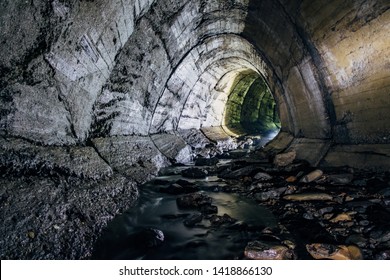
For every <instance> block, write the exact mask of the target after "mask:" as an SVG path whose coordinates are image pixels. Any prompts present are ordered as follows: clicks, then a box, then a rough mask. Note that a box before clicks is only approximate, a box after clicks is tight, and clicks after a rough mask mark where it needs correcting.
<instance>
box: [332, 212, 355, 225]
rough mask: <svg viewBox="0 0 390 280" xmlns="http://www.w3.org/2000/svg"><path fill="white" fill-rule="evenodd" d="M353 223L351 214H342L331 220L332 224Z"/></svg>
mask: <svg viewBox="0 0 390 280" xmlns="http://www.w3.org/2000/svg"><path fill="white" fill-rule="evenodd" d="M349 221H352V217H351V215H350V214H349V213H341V214H338V215H337V216H336V217H334V218H333V219H331V220H330V222H331V223H339V222H349Z"/></svg>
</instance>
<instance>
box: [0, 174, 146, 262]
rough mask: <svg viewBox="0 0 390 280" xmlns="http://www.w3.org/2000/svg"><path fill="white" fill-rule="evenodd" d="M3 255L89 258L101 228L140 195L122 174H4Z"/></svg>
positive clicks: (1, 189) (1, 193)
mask: <svg viewBox="0 0 390 280" xmlns="http://www.w3.org/2000/svg"><path fill="white" fill-rule="evenodd" d="M0 197H1V208H0V209H1V210H0V212H1V217H2V222H1V224H0V229H1V233H2V234H1V238H0V257H1V259H85V258H89V257H90V256H91V254H92V250H93V245H94V243H95V241H96V239H97V236H98V235H99V234H100V232H101V230H102V229H103V228H104V227H105V226H106V225H107V223H108V222H109V221H110V220H111V219H112V218H113V217H114V216H115V215H117V214H118V213H120V212H122V211H124V210H126V209H127V208H128V207H130V206H131V205H133V203H134V201H135V200H136V199H137V197H138V190H137V188H136V186H135V184H134V182H132V181H130V180H128V179H126V178H124V177H123V176H120V175H114V176H113V177H112V178H110V179H108V180H103V181H99V182H94V181H89V180H79V179H75V178H71V177H62V176H57V177H54V178H44V177H19V178H15V177H12V178H9V177H8V178H4V177H2V178H0Z"/></svg>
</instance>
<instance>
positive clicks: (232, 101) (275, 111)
mask: <svg viewBox="0 0 390 280" xmlns="http://www.w3.org/2000/svg"><path fill="white" fill-rule="evenodd" d="M223 123H224V128H225V130H227V131H228V132H231V133H233V135H238V136H242V135H262V136H267V137H268V141H270V140H272V139H273V138H274V137H275V136H276V135H277V134H278V132H279V130H280V128H281V122H280V118H279V108H278V104H277V102H276V101H275V99H274V97H273V94H272V92H271V90H270V88H269V86H268V84H267V82H266V81H265V79H264V77H263V76H262V75H260V74H259V73H257V72H255V71H253V70H247V71H243V72H241V73H240V74H239V75H238V76H237V77H236V78H235V81H234V83H233V85H232V87H231V91H230V93H229V96H228V100H227V102H226V106H225V112H224V116H223Z"/></svg>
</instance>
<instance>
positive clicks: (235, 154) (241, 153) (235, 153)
mask: <svg viewBox="0 0 390 280" xmlns="http://www.w3.org/2000/svg"><path fill="white" fill-rule="evenodd" d="M228 154H229V158H232V159H239V158H242V157H244V156H246V155H247V154H248V150H234V151H229V153H228Z"/></svg>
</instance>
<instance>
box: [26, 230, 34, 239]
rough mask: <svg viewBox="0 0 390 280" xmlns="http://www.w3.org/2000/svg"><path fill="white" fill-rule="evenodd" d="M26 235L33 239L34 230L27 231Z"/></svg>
mask: <svg viewBox="0 0 390 280" xmlns="http://www.w3.org/2000/svg"><path fill="white" fill-rule="evenodd" d="M27 236H28V237H29V238H30V239H34V238H35V232H34V231H29V232H28V233H27Z"/></svg>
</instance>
